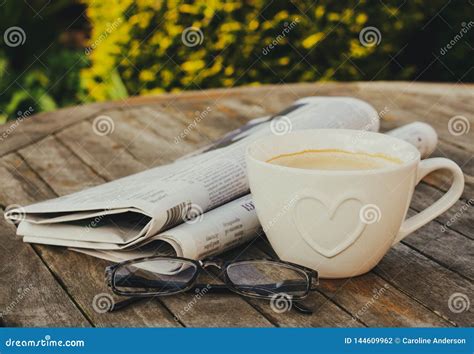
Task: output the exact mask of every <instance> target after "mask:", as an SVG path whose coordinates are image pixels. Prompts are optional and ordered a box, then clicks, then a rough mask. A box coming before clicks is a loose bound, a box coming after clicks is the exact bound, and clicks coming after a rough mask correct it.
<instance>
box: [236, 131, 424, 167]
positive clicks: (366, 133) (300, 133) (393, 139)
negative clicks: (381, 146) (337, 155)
mask: <svg viewBox="0 0 474 354" xmlns="http://www.w3.org/2000/svg"><path fill="white" fill-rule="evenodd" d="M361 133H362V136H361V137H360V138H361V139H364V138H365V139H367V136H377V137H378V138H383V139H386V140H387V141H389V142H390V141H391V142H393V143H397V144H401V145H402V146H404V147H405V148H408V149H410V150H411V151H412V152H413V155H412V157H411V159H409V160H405V161H402V163H401V164H397V165H393V166H391V165H389V166H384V167H382V168H377V169H371V170H317V169H305V168H299V167H289V166H281V165H276V164H272V163H270V162H267V161H265V160H262V159H259V158H257V157H255V156H254V155H253V152H252V149H254V148H255V146H256V145H258V144H261V143H262V141H267V140H270V139H275V140H277V141H278V140H287V139H289V138H295V137H298V136H307V135H311V134H324V135H325V136H327V135H328V134H338V135H341V134H344V135H352V136H354V135H358V134H361ZM245 156H246V159H247V161H248V160H252V161H254V162H255V163H256V164H259V165H262V166H266V167H271V168H274V169H276V170H281V171H291V172H301V171H305V173H307V174H316V175H371V174H381V173H389V172H394V171H397V170H401V169H404V168H409V167H412V166H413V165H417V164H418V163H419V161H420V159H421V155H420V152H419V151H418V149H417V148H416V147H415V146H413V145H412V144H410V143H408V142H406V141H405V140H402V139H399V138H396V137H393V136H390V135H387V134H382V133H378V132H371V131H364V130H356V129H306V130H297V131H293V132H290V133H287V134H284V135H279V136H278V135H265V136H262V137H259V138H257V139H256V140H255V141H253V142H251V143H250V144H249V145H248V146H247V148H246V150H245Z"/></svg>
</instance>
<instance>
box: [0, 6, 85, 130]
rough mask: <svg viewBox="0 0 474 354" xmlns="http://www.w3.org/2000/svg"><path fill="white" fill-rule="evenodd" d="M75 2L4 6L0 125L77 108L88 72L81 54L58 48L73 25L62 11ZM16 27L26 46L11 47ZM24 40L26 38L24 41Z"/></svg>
mask: <svg viewBox="0 0 474 354" xmlns="http://www.w3.org/2000/svg"><path fill="white" fill-rule="evenodd" d="M70 7H71V1H54V2H50V1H49V0H29V1H25V2H24V1H14V0H6V1H5V2H3V3H2V4H1V6H0V34H1V36H0V44H1V46H0V123H1V122H4V121H5V120H6V119H8V118H15V117H17V116H18V115H21V114H22V112H25V111H26V110H29V109H30V107H31V108H32V110H33V112H35V113H37V112H41V111H50V110H54V109H56V108H58V107H60V106H64V105H68V104H76V103H78V101H79V95H80V94H81V87H80V77H79V75H80V70H81V69H82V68H85V67H86V66H87V58H86V56H85V55H84V53H83V51H82V50H77V49H76V50H74V49H71V48H67V47H66V46H64V45H62V44H60V43H59V40H60V35H62V34H64V31H65V29H66V28H67V27H68V26H69V25H70V22H69V21H70V19H69V18H67V16H64V14H63V11H64V9H68V8H70ZM12 27H19V28H21V30H22V31H23V33H24V34H22V33H21V32H17V33H19V34H18V35H19V36H20V37H19V38H20V42H21V39H23V40H24V43H23V44H18V45H13V46H12V45H11V44H9V43H8V39H6V38H5V36H6V35H5V33H6V31H8V30H9V29H11V28H12ZM22 36H23V37H22Z"/></svg>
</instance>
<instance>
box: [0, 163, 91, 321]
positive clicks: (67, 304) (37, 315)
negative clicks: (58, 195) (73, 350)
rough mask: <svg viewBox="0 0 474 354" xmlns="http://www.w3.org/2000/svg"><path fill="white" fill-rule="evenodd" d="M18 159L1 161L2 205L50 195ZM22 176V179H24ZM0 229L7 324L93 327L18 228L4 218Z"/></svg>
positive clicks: (0, 298) (0, 305) (0, 300)
mask: <svg viewBox="0 0 474 354" xmlns="http://www.w3.org/2000/svg"><path fill="white" fill-rule="evenodd" d="M15 160H20V159H19V157H18V156H14V155H6V156H5V157H3V158H2V159H1V160H0V165H1V166H0V179H1V180H2V187H3V188H2V189H1V190H0V202H1V203H2V204H3V205H5V206H9V205H13V204H17V205H18V204H23V205H25V204H27V203H30V202H32V201H33V200H35V199H34V198H35V197H37V196H39V197H41V196H44V195H45V193H47V192H45V190H46V189H45V187H44V184H43V183H42V182H41V181H39V182H38V183H37V184H35V183H32V181H31V178H30V176H29V174H28V173H24V171H23V169H21V168H19V169H16V168H15V167H14V166H15V165H17V164H18V162H17V161H15ZM11 171H14V173H12V172H11ZM18 176H22V177H21V179H19V178H18ZM15 196H16V197H15ZM20 196H24V198H20ZM17 197H18V198H17ZM2 213H3V210H2ZM0 227H1V230H2V235H1V236H2V242H1V244H0V283H1V284H4V286H1V287H0V312H2V313H3V316H2V317H3V321H4V324H5V325H7V326H90V323H89V322H88V320H87V319H86V318H85V317H84V316H83V314H82V313H81V312H80V310H79V309H78V308H77V307H76V305H75V304H74V303H73V302H72V301H71V299H70V298H69V296H68V294H67V293H66V292H65V291H64V289H62V288H61V286H60V284H59V283H58V282H57V281H56V280H55V279H54V277H53V276H52V274H51V272H50V270H49V269H48V268H47V267H46V266H45V265H44V264H43V262H42V260H41V259H40V257H39V256H38V255H37V254H36V252H35V250H34V249H33V248H32V247H31V246H30V245H28V244H25V243H23V242H21V240H20V239H19V238H17V237H16V236H15V233H16V230H15V227H14V226H13V225H12V224H9V223H7V222H6V220H5V219H4V218H1V219H0Z"/></svg>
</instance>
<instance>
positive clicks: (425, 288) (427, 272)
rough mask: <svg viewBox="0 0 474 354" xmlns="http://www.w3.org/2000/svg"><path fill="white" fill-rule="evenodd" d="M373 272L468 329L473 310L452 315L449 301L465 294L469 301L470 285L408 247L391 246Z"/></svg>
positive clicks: (473, 317)
mask: <svg viewBox="0 0 474 354" xmlns="http://www.w3.org/2000/svg"><path fill="white" fill-rule="evenodd" d="M375 272H376V273H377V274H379V275H381V276H382V277H383V278H384V279H385V280H386V281H387V282H389V283H390V284H392V285H393V286H395V287H397V288H398V289H400V290H401V291H403V292H404V293H406V294H408V295H409V296H411V297H413V298H414V299H416V300H417V301H419V302H420V303H422V304H424V305H425V306H426V307H427V308H429V309H431V310H432V311H434V312H436V313H438V314H440V315H442V316H443V317H444V318H446V319H448V320H450V321H451V322H453V323H456V324H457V325H458V326H470V325H472V323H474V311H473V309H472V307H471V308H468V309H467V311H463V312H460V313H456V312H453V311H451V310H450V308H449V299H450V297H451V296H453V294H464V296H467V297H468V298H472V296H473V294H474V285H473V282H472V281H470V280H467V279H465V278H463V277H461V276H460V275H458V274H456V273H454V272H452V271H450V270H449V269H446V268H445V267H443V266H442V265H440V264H439V263H437V262H434V261H432V260H431V259H429V258H427V257H425V256H423V255H421V254H420V253H418V252H415V251H414V250H413V249H411V248H409V247H408V246H406V245H404V244H398V245H395V246H394V247H392V249H391V250H390V251H389V252H388V253H387V255H386V256H385V257H384V258H383V259H382V261H381V262H380V263H379V265H378V266H377V267H376V269H375Z"/></svg>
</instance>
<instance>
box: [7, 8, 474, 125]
mask: <svg viewBox="0 0 474 354" xmlns="http://www.w3.org/2000/svg"><path fill="white" fill-rule="evenodd" d="M84 9H86V10H87V12H86V14H87V19H85V17H84V16H80V15H81V13H82V11H83V10H84ZM470 9H472V6H471V5H470V4H468V3H466V2H463V1H454V2H446V1H445V0H430V1H428V0H412V1H396V0H384V1H368V0H361V1H358V0H349V1H329V0H321V1H305V0H292V1H268V0H245V1H241V0H239V1H237V0H235V1H232V0H195V1H191V0H185V1H178V0H108V1H95V0H75V1H71V0H55V1H50V0H28V1H16V0H4V1H2V0H0V44H1V45H0V122H1V121H4V120H5V119H6V118H7V117H16V116H17V115H18V112H24V111H25V110H26V109H28V108H29V107H32V108H33V109H34V112H40V111H48V110H53V109H56V108H57V107H61V106H65V105H72V104H77V103H80V102H90V101H98V100H109V99H120V98H123V97H127V96H129V95H141V94H149V93H157V92H163V91H176V90H189V89H206V88H211V87H232V86H238V85H259V84H263V83H277V84H280V83H289V82H312V81H325V80H326V81H327V80H343V81H351V80H426V81H430V80H431V81H455V82H456V81H462V82H471V81H473V76H474V71H473V70H471V67H470V65H471V61H470V60H469V59H468V58H469V57H470V54H471V48H472V44H471V46H470V45H469V43H472V38H473V36H474V29H472V30H470V32H467V34H466V35H465V37H463V38H462V40H460V41H459V43H457V44H456V45H455V46H453V48H452V49H449V51H447V52H446V53H441V54H440V50H441V51H442V48H444V47H445V46H446V44H448V43H449V42H450V41H451V40H452V39H453V38H454V36H455V35H457V34H458V33H459V31H460V30H461V28H462V26H463V25H462V24H463V23H464V24H466V23H472V21H471V18H469V17H468V13H469V12H468V11H469V10H470ZM78 14H79V16H78ZM87 21H88V22H89V23H87ZM13 26H18V27H21V29H22V30H24V32H25V34H26V40H25V43H24V44H22V45H19V46H13V47H12V46H8V45H7V43H5V39H4V33H5V31H7V30H8V29H9V28H11V27H13ZM369 27H374V28H376V29H377V31H379V32H380V38H379V39H380V42H379V43H378V44H377V45H364V43H361V41H360V38H359V36H360V34H361V33H362V32H363V31H364V30H365V29H367V28H369ZM89 28H90V30H91V33H90V39H89V40H88V42H87V43H85V38H86V37H87V36H88V34H89V33H88V32H89ZM78 34H79V37H81V36H82V37H81V38H82V39H80V40H78V41H76V43H75V44H73V45H71V38H72V39H73V40H72V42H74V38H76V37H74V36H77V35H78ZM186 34H187V35H186ZM65 38H66V40H65ZM369 39H370V38H369ZM372 39H374V38H372ZM375 39H377V38H375ZM435 55H436V56H437V57H438V58H437V59H436V58H435Z"/></svg>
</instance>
